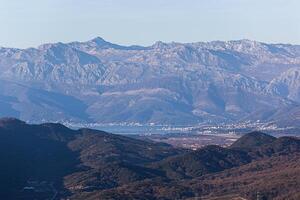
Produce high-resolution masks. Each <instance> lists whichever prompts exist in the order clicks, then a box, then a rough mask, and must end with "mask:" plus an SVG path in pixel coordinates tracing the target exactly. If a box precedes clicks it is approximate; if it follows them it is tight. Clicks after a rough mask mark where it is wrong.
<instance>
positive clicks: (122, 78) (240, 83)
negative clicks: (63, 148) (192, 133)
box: [0, 37, 300, 126]
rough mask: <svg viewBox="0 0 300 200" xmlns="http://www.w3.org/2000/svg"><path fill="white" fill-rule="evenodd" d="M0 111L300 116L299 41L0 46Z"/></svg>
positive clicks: (143, 116) (138, 116) (141, 116)
mask: <svg viewBox="0 0 300 200" xmlns="http://www.w3.org/2000/svg"><path fill="white" fill-rule="evenodd" d="M0 70H1V74H0V116H12V117H17V118H21V119H22V120H26V121H32V122H41V121H73V122H99V123H124V122H127V123H132V122H134V123H135V122H138V123H142V124H147V123H156V124H177V125H178V124H197V123H219V122H230V123H231V122H239V121H245V120H250V121H256V120H261V121H266V122H270V121H273V122H277V123H278V124H281V125H285V126H289V125H295V124H297V123H298V122H299V119H300V75H299V73H300V46H299V45H289V44H266V43H261V42H256V41H250V40H238V41H228V42H222V41H214V42H198V43H187V44H183V43H176V42H172V43H163V42H157V43H155V44H154V45H152V46H147V47H143V46H136V45H135V46H122V45H117V44H113V43H110V42H107V41H105V40H104V39H102V38H99V37H98V38H95V39H93V40H90V41H87V42H71V43H54V44H44V45H41V46H39V47H38V48H28V49H15V48H0Z"/></svg>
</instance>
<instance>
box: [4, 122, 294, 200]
mask: <svg viewBox="0 0 300 200" xmlns="http://www.w3.org/2000/svg"><path fill="white" fill-rule="evenodd" d="M299 158H300V140H299V138H295V137H281V138H275V137H273V136H270V135H267V134H264V133H261V132H252V133H249V134H246V135H244V136H242V137H241V138H240V139H238V140H237V141H236V142H235V143H233V144H232V145H231V146H229V147H226V148H225V147H220V146H215V145H210V146H206V147H203V148H200V149H198V150H195V151H191V150H185V149H177V148H174V147H172V146H169V145H167V144H164V143H155V142H152V141H149V140H140V139H135V138H131V137H125V136H121V135H114V134H110V133H106V132H103V131H97V130H92V129H78V130H72V129H69V128H67V127H65V126H63V125H61V124H56V123H45V124H39V125H33V124H26V123H25V122H23V121H20V120H17V119H13V118H4V119H1V120H0V161H1V165H0V177H1V183H0V186H1V190H0V196H1V198H3V199H7V200H10V199H14V200H16V199H22V200H27V199H28V200H29V199H53V200H54V199H75V200H76V199H88V200H94V199H103V200H105V199H122V200H123V199H124V200H127V199H128V200H134V199H135V200H145V199H149V200H162V199H163V200H171V199H199V198H200V199H206V200H216V199H222V200H226V199H228V200H229V199H231V200H232V199H241V198H243V199H249V200H252V199H253V200H254V199H258V194H259V195H260V196H261V198H259V199H278V200H283V199H290V200H297V199H299V197H300V188H299V184H300V182H299V181H300V177H299V175H300V167H299V166H300V163H299V161H300V159H299Z"/></svg>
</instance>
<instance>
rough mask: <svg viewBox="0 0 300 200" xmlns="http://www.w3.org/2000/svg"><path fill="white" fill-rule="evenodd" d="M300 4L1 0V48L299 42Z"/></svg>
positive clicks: (293, 0)
mask: <svg viewBox="0 0 300 200" xmlns="http://www.w3.org/2000/svg"><path fill="white" fill-rule="evenodd" d="M299 10H300V1H299V0H0V24H1V30H0V46H6V47H20V48H25V47H36V46H38V45H39V44H41V43H48V42H57V41H62V42H69V41H75V40H78V41H86V40H89V39H91V38H94V37H96V36H101V37H103V38H104V39H106V40H109V41H111V42H115V43H119V44H125V45H129V44H140V45H150V44H152V43H154V42H155V41H158V40H161V41H166V42H170V41H177V42H195V41H211V40H236V39H245V38H247V39H252V40H258V41H263V42H272V43H279V42H280V43H293V44H300V12H299Z"/></svg>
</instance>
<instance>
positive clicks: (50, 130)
mask: <svg viewBox="0 0 300 200" xmlns="http://www.w3.org/2000/svg"><path fill="white" fill-rule="evenodd" d="M179 152H180V150H176V149H173V148H172V147H170V146H168V145H166V144H158V143H152V142H146V141H140V140H136V139H132V138H127V137H123V136H118V135H113V134H109V133H105V132H102V131H95V130H89V129H80V130H71V129H68V128H66V127H64V126H62V125H60V124H41V125H28V124H26V123H24V122H22V121H19V120H16V119H2V120H0V160H1V165H0V176H1V188H2V190H1V194H0V196H1V197H3V198H4V197H7V198H6V199H14V198H17V196H18V195H21V194H19V192H20V191H21V190H22V188H23V187H25V186H26V185H27V182H28V181H32V180H33V181H46V182H49V183H50V182H53V183H55V188H57V189H59V190H60V191H62V193H64V192H65V190H64V189H63V188H64V183H63V182H64V177H65V176H67V175H68V176H67V177H66V180H65V184H66V186H67V187H68V186H69V185H70V187H73V186H74V185H76V186H78V185H81V188H88V187H89V186H90V184H93V185H92V186H95V185H97V189H98V187H99V188H110V187H115V186H118V185H119V184H124V183H128V182H132V181H136V180H142V179H145V178H149V177H153V176H156V172H155V171H154V170H151V169H149V170H148V169H144V168H143V167H142V166H141V165H142V164H144V163H149V162H154V161H158V160H161V159H163V158H165V157H168V156H171V155H175V154H177V153H179ZM15 195H17V196H15Z"/></svg>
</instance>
